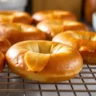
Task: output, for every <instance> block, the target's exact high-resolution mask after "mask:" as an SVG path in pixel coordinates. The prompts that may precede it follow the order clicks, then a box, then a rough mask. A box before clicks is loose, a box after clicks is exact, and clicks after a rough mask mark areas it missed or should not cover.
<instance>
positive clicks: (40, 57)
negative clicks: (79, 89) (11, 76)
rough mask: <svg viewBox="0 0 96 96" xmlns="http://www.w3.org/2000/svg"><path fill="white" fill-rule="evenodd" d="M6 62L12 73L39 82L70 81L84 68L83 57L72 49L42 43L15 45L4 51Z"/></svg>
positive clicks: (55, 44) (46, 42)
mask: <svg viewBox="0 0 96 96" xmlns="http://www.w3.org/2000/svg"><path fill="white" fill-rule="evenodd" d="M6 59H7V61H8V65H9V67H10V69H11V70H12V71H13V72H15V73H16V74H18V75H20V76H22V77H24V78H27V79H30V80H37V81H40V82H59V81H63V80H69V79H71V78H73V77H75V76H76V75H77V74H78V73H79V72H80V71H81V69H82V65H83V62H82V57H81V55H80V54H79V52H77V51H76V50H75V49H73V48H71V47H69V46H67V45H64V44H60V43H56V42H51V41H43V40H41V41H40V40H38V41H35V40H32V41H23V42H19V43H16V44H15V45H13V46H12V47H11V48H10V49H9V50H8V51H7V53H6Z"/></svg>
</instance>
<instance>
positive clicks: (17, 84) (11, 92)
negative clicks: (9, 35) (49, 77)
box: [0, 64, 96, 96]
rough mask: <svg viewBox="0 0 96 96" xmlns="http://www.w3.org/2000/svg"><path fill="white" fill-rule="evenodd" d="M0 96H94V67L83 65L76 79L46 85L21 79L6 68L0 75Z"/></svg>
mask: <svg viewBox="0 0 96 96" xmlns="http://www.w3.org/2000/svg"><path fill="white" fill-rule="evenodd" d="M0 96H96V66H91V65H87V64H85V65H84V67H83V69H82V71H81V72H80V74H79V75H78V76H77V77H75V78H73V79H71V80H69V81H64V82H59V83H48V84H47V83H40V82H37V81H30V80H26V79H23V78H21V77H19V76H18V75H16V74H14V73H12V72H11V71H10V70H9V68H8V67H7V66H6V67H5V69H4V71H3V72H2V73H0Z"/></svg>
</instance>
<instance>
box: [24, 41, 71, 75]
mask: <svg viewBox="0 0 96 96" xmlns="http://www.w3.org/2000/svg"><path fill="white" fill-rule="evenodd" d="M31 46H34V47H31ZM42 46H44V47H42ZM27 49H28V50H29V51H27V52H26V53H25V55H24V61H25V63H26V65H27V67H28V68H29V70H31V71H33V72H35V73H36V72H40V71H42V70H43V69H44V68H45V66H46V65H47V64H48V61H49V59H50V58H51V56H52V55H54V54H57V55H58V54H59V53H64V54H69V53H70V50H71V48H70V47H69V46H65V47H64V46H63V45H62V44H58V43H57V44H54V45H52V44H51V43H49V44H48V42H47V43H43V42H40V43H32V44H30V46H28V47H27Z"/></svg>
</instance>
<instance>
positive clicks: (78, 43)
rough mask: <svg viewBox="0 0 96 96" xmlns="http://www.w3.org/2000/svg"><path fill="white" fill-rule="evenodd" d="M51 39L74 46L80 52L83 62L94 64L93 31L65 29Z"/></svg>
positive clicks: (94, 41)
mask: <svg viewBox="0 0 96 96" xmlns="http://www.w3.org/2000/svg"><path fill="white" fill-rule="evenodd" d="M53 41H55V42H60V43H63V44H67V45H69V46H71V47H74V48H75V49H77V50H78V51H79V52H80V53H81V55H82V57H83V59H84V61H85V63H88V64H96V33H95V32H86V31H82V32H79V31H66V32H62V33H59V34H58V35H56V36H55V37H54V38H53Z"/></svg>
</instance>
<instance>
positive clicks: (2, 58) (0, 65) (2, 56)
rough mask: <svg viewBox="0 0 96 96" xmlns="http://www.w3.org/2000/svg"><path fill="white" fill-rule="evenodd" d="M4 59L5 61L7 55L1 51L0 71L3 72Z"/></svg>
mask: <svg viewBox="0 0 96 96" xmlns="http://www.w3.org/2000/svg"><path fill="white" fill-rule="evenodd" d="M4 61H5V56H4V55H3V53H2V52H1V51H0V72H2V70H3V68H4Z"/></svg>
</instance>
